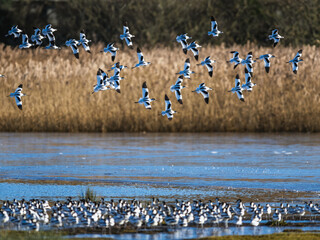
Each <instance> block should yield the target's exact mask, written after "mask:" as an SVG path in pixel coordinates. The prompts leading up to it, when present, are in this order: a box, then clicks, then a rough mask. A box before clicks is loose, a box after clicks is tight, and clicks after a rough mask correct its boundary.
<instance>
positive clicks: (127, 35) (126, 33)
mask: <svg viewBox="0 0 320 240" xmlns="http://www.w3.org/2000/svg"><path fill="white" fill-rule="evenodd" d="M133 37H134V35H132V34H130V33H129V27H128V23H126V24H125V25H124V26H123V34H121V35H120V39H121V40H123V39H124V40H126V43H127V45H128V47H129V48H131V49H133V46H132V40H131V38H133Z"/></svg>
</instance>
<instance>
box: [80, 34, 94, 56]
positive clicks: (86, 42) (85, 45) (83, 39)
mask: <svg viewBox="0 0 320 240" xmlns="http://www.w3.org/2000/svg"><path fill="white" fill-rule="evenodd" d="M89 42H91V40H88V39H87V37H86V34H85V33H84V30H82V31H81V32H80V40H79V41H78V45H81V44H82V46H83V48H84V50H85V51H86V52H87V53H91V51H90V47H89Z"/></svg>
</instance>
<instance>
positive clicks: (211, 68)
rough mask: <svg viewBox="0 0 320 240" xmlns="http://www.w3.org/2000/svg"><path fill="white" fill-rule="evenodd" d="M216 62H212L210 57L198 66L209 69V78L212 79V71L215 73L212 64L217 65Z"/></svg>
mask: <svg viewBox="0 0 320 240" xmlns="http://www.w3.org/2000/svg"><path fill="white" fill-rule="evenodd" d="M215 62H216V61H215V60H211V59H210V56H208V57H206V59H204V60H203V61H202V62H201V63H200V64H197V65H202V66H206V67H207V69H208V73H209V76H210V77H212V71H213V67H212V63H215Z"/></svg>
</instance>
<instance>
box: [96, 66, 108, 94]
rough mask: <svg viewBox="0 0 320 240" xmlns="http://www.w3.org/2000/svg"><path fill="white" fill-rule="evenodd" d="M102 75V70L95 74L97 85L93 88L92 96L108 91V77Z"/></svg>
mask: <svg viewBox="0 0 320 240" xmlns="http://www.w3.org/2000/svg"><path fill="white" fill-rule="evenodd" d="M102 73H103V70H102V69H100V68H99V70H98V72H97V84H96V85H94V86H93V91H92V94H94V93H95V92H99V91H105V90H108V89H109V87H108V83H107V78H108V75H107V74H106V75H105V76H103V74H102Z"/></svg>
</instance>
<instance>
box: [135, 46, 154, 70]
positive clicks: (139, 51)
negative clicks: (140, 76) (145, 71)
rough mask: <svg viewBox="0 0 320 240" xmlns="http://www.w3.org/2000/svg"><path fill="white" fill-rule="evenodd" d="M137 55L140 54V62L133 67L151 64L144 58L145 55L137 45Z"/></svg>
mask: <svg viewBox="0 0 320 240" xmlns="http://www.w3.org/2000/svg"><path fill="white" fill-rule="evenodd" d="M137 55H138V59H139V63H137V64H136V65H135V66H134V67H132V68H137V67H140V66H148V65H149V64H151V62H146V61H145V60H144V57H143V54H142V52H141V50H140V48H138V47H137Z"/></svg>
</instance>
